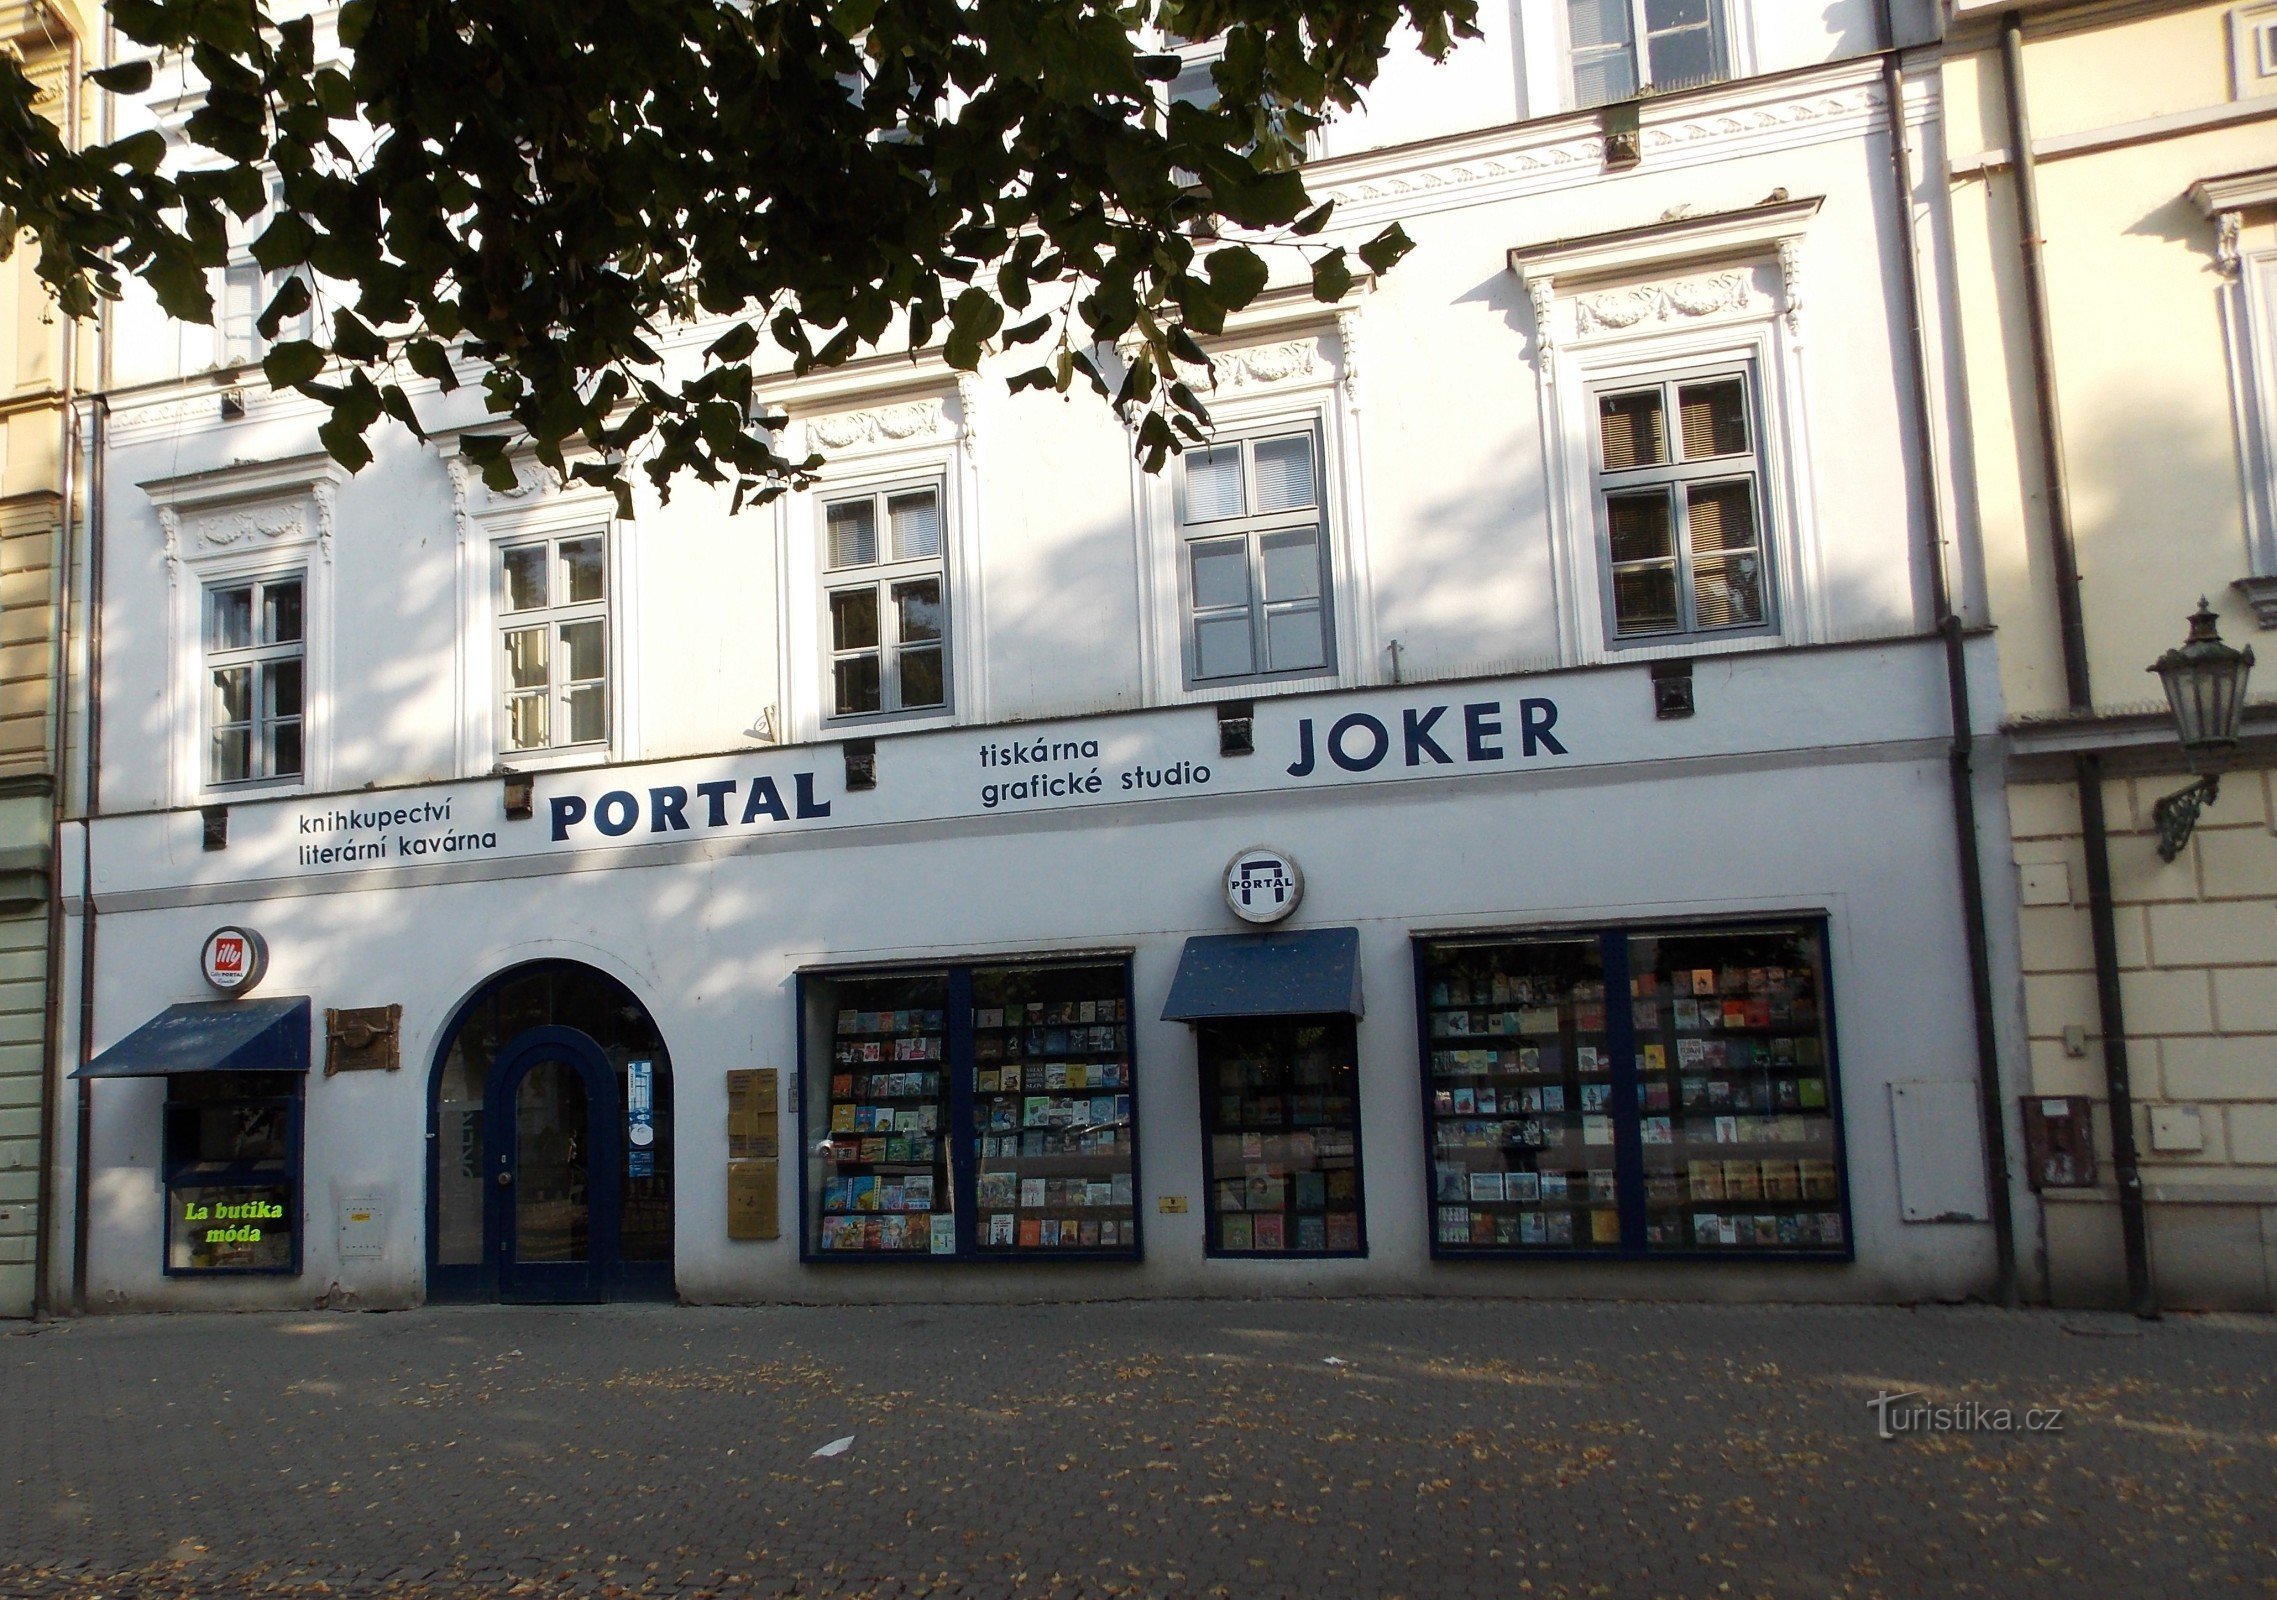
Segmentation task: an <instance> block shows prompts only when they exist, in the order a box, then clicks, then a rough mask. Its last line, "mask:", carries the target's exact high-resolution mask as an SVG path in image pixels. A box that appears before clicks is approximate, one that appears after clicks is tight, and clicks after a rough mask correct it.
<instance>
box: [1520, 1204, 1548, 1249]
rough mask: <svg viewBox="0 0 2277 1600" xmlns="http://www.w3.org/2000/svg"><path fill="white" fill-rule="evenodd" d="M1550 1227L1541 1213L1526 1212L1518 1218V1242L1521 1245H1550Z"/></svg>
mask: <svg viewBox="0 0 2277 1600" xmlns="http://www.w3.org/2000/svg"><path fill="white" fill-rule="evenodd" d="M1549 1237H1550V1231H1549V1226H1548V1224H1547V1223H1546V1221H1545V1220H1544V1219H1543V1216H1542V1213H1540V1212H1539V1211H1525V1212H1521V1213H1519V1216H1518V1242H1519V1243H1520V1244H1547V1243H1549Z"/></svg>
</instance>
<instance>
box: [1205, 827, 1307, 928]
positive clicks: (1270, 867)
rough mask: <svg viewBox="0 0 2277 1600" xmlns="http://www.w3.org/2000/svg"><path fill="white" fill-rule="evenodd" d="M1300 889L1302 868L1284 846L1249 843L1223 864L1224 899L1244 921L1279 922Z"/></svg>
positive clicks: (1294, 906)
mask: <svg viewBox="0 0 2277 1600" xmlns="http://www.w3.org/2000/svg"><path fill="white" fill-rule="evenodd" d="M1304 892H1305V875H1304V872H1303V870H1302V869H1301V868H1300V867H1298V865H1297V862H1296V858H1295V857H1294V856H1292V855H1290V854H1289V853H1288V852H1287V851H1286V850H1275V849H1274V848H1272V847H1271V846H1270V845H1262V844H1258V845H1251V846H1250V847H1249V848H1248V849H1246V850H1242V851H1239V852H1237V853H1236V854H1235V855H1234V858H1233V859H1232V860H1231V861H1228V862H1227V863H1226V864H1225V903H1226V904H1227V905H1228V906H1230V907H1232V909H1233V914H1234V915H1235V916H1237V917H1239V918H1240V919H1241V920H1242V921H1244V922H1279V921H1280V920H1281V919H1282V918H1283V917H1285V916H1287V915H1288V914H1289V913H1290V912H1292V911H1294V910H1296V909H1297V902H1298V901H1299V900H1300V899H1302V898H1303V897H1304Z"/></svg>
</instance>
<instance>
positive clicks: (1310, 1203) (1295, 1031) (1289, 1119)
mask: <svg viewBox="0 0 2277 1600" xmlns="http://www.w3.org/2000/svg"><path fill="white" fill-rule="evenodd" d="M1195 1046H1196V1051H1197V1054H1198V1057H1199V1060H1200V1063H1201V1075H1202V1119H1203V1127H1204V1135H1205V1137H1204V1139H1203V1143H1202V1149H1203V1155H1204V1158H1205V1161H1206V1164H1207V1167H1208V1171H1207V1173H1206V1174H1205V1181H1206V1188H1205V1190H1204V1198H1205V1201H1206V1203H1207V1207H1208V1217H1207V1226H1208V1235H1207V1237H1208V1253H1209V1254H1211V1255H1213V1256H1362V1255H1366V1254H1367V1253H1368V1234H1367V1223H1366V1214H1365V1211H1364V1208H1363V1207H1362V1205H1361V1198H1360V1197H1361V1192H1362V1189H1361V1181H1360V1119H1359V1098H1358V1086H1357V1080H1358V1071H1357V1063H1358V1049H1357V1037H1356V1029H1355V1027H1354V1023H1353V1019H1352V1018H1350V1017H1348V1016H1338V1017H1252V1018H1243V1019H1241V1020H1238V1021H1225V1022H1210V1023H1203V1024H1200V1025H1199V1026H1197V1028H1196V1029H1195Z"/></svg>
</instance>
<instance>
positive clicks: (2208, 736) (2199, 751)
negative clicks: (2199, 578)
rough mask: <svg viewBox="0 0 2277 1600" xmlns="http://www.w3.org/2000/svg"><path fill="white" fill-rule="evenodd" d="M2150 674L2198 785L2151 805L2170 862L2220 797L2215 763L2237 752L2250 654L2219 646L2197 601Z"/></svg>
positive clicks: (2211, 621)
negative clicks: (2182, 631)
mask: <svg viewBox="0 0 2277 1600" xmlns="http://www.w3.org/2000/svg"><path fill="white" fill-rule="evenodd" d="M2150 670H2151V671H2153V672H2155V673H2157V674H2158V676H2159V681H2160V682H2162V683H2163V684H2165V685H2166V703H2167V705H2168V706H2169V707H2170V708H2171V709H2172V710H2173V712H2174V727H2175V731H2176V732H2177V733H2178V734H2180V735H2181V737H2182V753H2183V755H2184V757H2185V758H2186V759H2187V760H2188V761H2189V763H2190V770H2191V771H2192V772H2195V773H2197V774H2199V778H2198V781H2197V782H2196V783H2193V784H2192V785H2190V787H2189V788H2187V789H2182V790H2179V791H2177V792H2176V793H2174V794H2170V795H2168V796H2167V797H2166V798H2165V799H2163V800H2160V801H2159V802H2158V803H2157V804H2156V805H2154V806H2152V807H2151V820H2152V821H2153V822H2155V823H2156V824H2157V825H2158V853H2159V856H2160V857H2161V858H2162V859H2163V860H2167V861H2172V860H2173V859H2174V858H2175V857H2176V856H2178V855H2180V854H2181V853H2182V847H2183V846H2184V845H2186V844H2188V843H2189V842H2190V832H2191V830H2192V829H2193V828H2195V827H2196V826H2197V825H2198V813H2199V812H2200V811H2202V810H2204V809H2205V808H2206V807H2207V806H2210V805H2212V804H2213V803H2214V802H2215V800H2216V799H2218V798H2219V797H2220V795H2221V782H2222V780H2221V775H2220V773H2219V772H2217V771H2216V770H2215V764H2216V763H2217V762H2218V761H2219V760H2220V758H2221V757H2223V756H2225V755H2227V754H2228V753H2229V752H2230V751H2232V750H2234V749H2236V748H2237V737H2238V735H2237V730H2238V720H2239V718H2241V717H2242V716H2243V715H2244V714H2245V680H2246V675H2247V674H2248V673H2250V672H2251V671H2252V670H2253V651H2252V649H2251V647H2248V648H2246V649H2244V650H2239V649H2235V648H2233V647H2232V646H2230V645H2228V644H2225V643H2223V641H2222V635H2221V631H2220V629H2219V627H2218V626H2217V625H2216V622H2215V618H2214V610H2213V607H2211V606H2209V605H2208V604H2207V603H2206V602H2205V600H2204V598H2203V597H2201V598H2200V599H2199V601H2198V609H2197V611H2196V613H2195V614H2193V615H2192V616H2191V618H2190V637H2189V638H2187V639H2185V640H2183V641H2182V643H2181V645H2180V646H2178V647H2177V648H2175V649H2172V650H2169V651H2167V652H2166V654H2164V655H2162V656H2160V657H2159V658H2158V660H2157V661H2156V662H2154V663H2153V664H2152V665H2151V668H2150Z"/></svg>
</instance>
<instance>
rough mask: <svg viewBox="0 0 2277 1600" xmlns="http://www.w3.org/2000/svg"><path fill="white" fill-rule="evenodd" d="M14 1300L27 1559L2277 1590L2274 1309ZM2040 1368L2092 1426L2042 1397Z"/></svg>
mask: <svg viewBox="0 0 2277 1600" xmlns="http://www.w3.org/2000/svg"><path fill="white" fill-rule="evenodd" d="M0 1327H5V1328H8V1329H9V1330H10V1331H7V1332H0V1594H4V1595H7V1596H10V1597H17V1596H32V1597H40V1600H46V1597H51V1596H68V1597H71V1600H89V1597H92V1596H103V1597H105V1600H144V1597H150V1600H175V1597H182V1596H198V1597H207V1596H213V1597H237V1596H252V1595H258V1596H271V1595H274V1596H287V1595H289V1596H295V1597H299V1596H309V1595H318V1594H323V1595H330V1596H357V1597H362V1596H376V1595H388V1596H395V1597H399V1600H412V1597H428V1596H446V1595H447V1596H482V1597H489V1596H497V1595H526V1596H539V1597H552V1596H571V1595H578V1596H583V1595H595V1596H613V1595H627V1594H643V1595H652V1596H662V1595H671V1596H698V1595H740V1594H797V1595H818V1596H819V1595H845V1596H854V1595H863V1596H868V1595H880V1596H884V1595H894V1596H899V1595H919V1594H934V1595H956V1596H968V1595H969V1596H981V1595H1003V1596H1076V1595H1146V1596H1154V1595H1165V1596H1168V1595H1179V1596H1183V1595H1225V1596H1239V1597H1250V1596H1271V1595H1304V1596H1306V1597H1308V1600H1321V1597H1330V1596H1343V1595H1353V1596H1368V1597H1376V1596H1418V1597H1420V1596H1442V1595H1444V1596H1470V1595H1476V1596H1481V1597H1492V1600H1511V1597H1514V1596H1536V1597H1542V1596H1580V1595H1612V1596H1620V1597H1629V1596H1693V1595H1700V1596H1727V1595H1728V1596H1759V1595H1760V1596H1790V1595H1794V1596H1806V1595H1807V1596H1874V1595H1935V1596H1946V1595H1992V1596H2000V1597H2003V1600H2009V1597H2019V1596H2038V1595H2046V1596H2051V1597H2059V1596H2060V1597H2063V1600H2078V1597H2082V1596H2104V1595H2109V1596H2118V1597H2127V1600H2135V1597H2153V1596H2157V1597H2166V1596H2178V1595H2182V1594H2186V1593H2187V1594H2191V1595H2205V1594H2214V1595H2230V1594H2237V1595H2269V1594H2273V1593H2277V1492H2273V1491H2277V1387H2273V1385H2272V1366H2273V1358H2277V1322H2272V1321H2268V1320H2263V1319H2254V1318H2243V1317H2239V1318H2173V1319H2170V1320H2167V1321H2165V1322H2162V1323H2158V1324H2140V1323H2135V1322H2132V1321H2130V1320H2128V1319H2125V1318H2120V1317H2109V1316H2100V1315H2072V1314H2061V1313H2047V1312H2040V1313H2006V1312H1997V1311H1989V1310H1976V1309H1946V1310H1920V1311H1908V1310H1897V1309H1849V1308H1845V1309H1823V1308H1820V1309H1805V1308H1794V1307H1763V1306H1748V1307H1709V1306H1682V1307H1669V1306H1636V1305H1607V1304H1591V1305H1579V1304H1545V1303H1538V1302H1464V1303H1457V1304H1448V1303H1444V1302H1419V1301H1353V1302H1329V1303H1319V1302H1314V1303H1288V1302H1275V1303H1261V1302H1230V1303H1229V1302H1209V1303H1193V1302H1179V1303H1168V1302H1144V1303H1120V1304H1105V1305H1070V1306H1004V1307H993V1308H972V1307H959V1308H951V1307H943V1306H903V1307H878V1308H862V1309H855V1308H831V1309H825V1308H816V1307H789V1308H768V1309H742V1310H728V1309H690V1308H671V1307H654V1308H637V1309H635V1308H607V1309H580V1310H535V1309H498V1310H487V1309H474V1310H428V1311H418V1312H408V1313H399V1314H394V1315H355V1314H324V1313H318V1314H301V1315H261V1316H177V1317H136V1318H115V1319H93V1320H88V1321H83V1322H78V1323H73V1324H67V1325H61V1326H54V1327H50V1328H45V1329H28V1328H25V1327H24V1326H23V1325H0ZM1908 1390H1918V1391H1920V1392H1921V1396H1922V1397H1923V1398H1922V1400H1921V1401H1915V1402H1906V1403H1904V1404H1901V1405H1899V1406H1896V1407H1885V1408H1884V1410H1885V1411H1886V1412H1887V1413H1888V1416H1889V1420H1890V1421H1891V1423H1892V1425H1893V1428H1894V1427H1895V1426H1896V1425H1897V1424H1899V1423H1901V1422H1903V1421H1905V1420H1908V1419H1909V1413H1910V1410H1911V1407H1912V1406H1914V1405H1917V1404H1922V1403H1927V1402H1932V1401H1933V1402H1937V1403H1939V1404H1946V1405H1950V1406H1952V1407H1954V1408H1955V1409H1956V1410H1957V1411H1958V1412H1960V1413H1962V1415H1960V1416H1959V1417H1957V1418H1955V1417H1948V1418H1946V1419H1944V1420H1946V1421H1954V1420H1960V1421H1966V1422H1970V1423H1973V1424H1975V1425H1976V1427H1977V1431H1942V1432H1937V1431H1918V1432H1902V1431H1901V1432H1899V1433H1898V1436H1897V1437H1895V1438H1894V1439H1888V1440H1885V1439H1883V1438H1881V1437H1879V1436H1878V1434H1877V1426H1876V1422H1877V1413H1876V1411H1875V1409H1874V1408H1873V1407H1871V1406H1870V1405H1869V1404H1868V1402H1869V1401H1870V1400H1872V1399H1873V1397H1874V1396H1875V1395H1876V1394H1877V1393H1881V1392H1885V1391H1908ZM2029 1407H2040V1408H2061V1413H2062V1415H2061V1421H2060V1427H2059V1429H2055V1430H2050V1429H2042V1430H2041V1431H2029V1432H2027V1431H2023V1429H2024V1424H2025V1422H2026V1420H2027V1419H2026V1417H2025V1410H2026V1408H2029ZM1997 1408H2008V1409H2009V1411H2010V1416H2009V1418H2008V1420H2009V1422H2010V1423H2011V1425H2012V1426H2013V1427H2014V1428H2015V1429H2016V1430H2017V1431H2013V1432H1998V1431H1992V1429H1993V1428H1994V1427H1996V1426H1997V1424H1998V1422H1999V1421H2000V1420H2001V1419H2000V1417H1999V1415H1998V1410H1997ZM1988 1411H1990V1413H1991V1414H1990V1415H1987V1414H1986V1413H1987V1412H1988ZM2030 1420H2033V1421H2036V1422H2041V1423H2044V1422H2045V1421H2046V1418H2045V1417H2044V1416H2042V1417H2036V1418H2033V1419H2030ZM849 1435H850V1436H851V1438H852V1443H851V1445H850V1446H848V1447H846V1448H845V1449H844V1450H843V1451H842V1452H841V1453H838V1454H836V1455H828V1456H826V1455H821V1454H819V1453H818V1452H819V1451H820V1450H821V1449H822V1447H823V1446H825V1445H828V1444H831V1443H832V1442H833V1441H837V1440H840V1439H843V1438H845V1437H847V1436H849Z"/></svg>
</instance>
